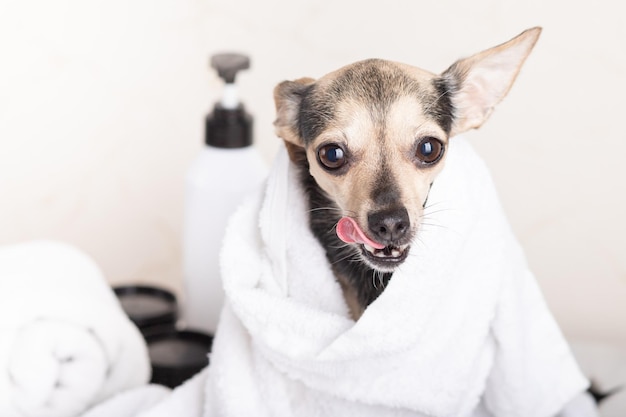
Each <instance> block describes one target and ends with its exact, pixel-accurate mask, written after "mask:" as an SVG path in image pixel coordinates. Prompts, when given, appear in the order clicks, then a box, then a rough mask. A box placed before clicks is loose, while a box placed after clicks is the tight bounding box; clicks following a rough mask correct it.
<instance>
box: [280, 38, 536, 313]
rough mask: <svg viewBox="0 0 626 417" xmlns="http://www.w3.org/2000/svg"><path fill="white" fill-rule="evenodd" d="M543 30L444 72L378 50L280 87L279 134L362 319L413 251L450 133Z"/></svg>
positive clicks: (511, 72) (486, 104)
mask: <svg viewBox="0 0 626 417" xmlns="http://www.w3.org/2000/svg"><path fill="white" fill-rule="evenodd" d="M540 33H541V28H533V29H529V30H527V31H525V32H523V33H522V34H520V35H519V36H517V37H516V38H514V39H512V40H510V41H509V42H506V43H504V44H502V45H500V46H497V47H494V48H492V49H489V50H486V51H484V52H481V53H479V54H476V55H474V56H471V57H469V58H466V59H462V60H459V61H457V62H456V63H454V64H453V65H452V66H450V67H449V68H448V69H447V70H446V71H444V72H443V73H442V74H440V75H436V74H433V73H430V72H427V71H425V70H422V69H419V68H416V67H412V66H409V65H404V64H399V63H395V62H389V61H384V60H380V59H370V60H366V61H361V62H357V63H354V64H352V65H348V66H346V67H344V68H341V69H339V70H337V71H335V72H332V73H330V74H328V75H326V76H324V77H322V78H320V79H318V80H313V79H311V78H302V79H299V80H296V81H285V82H283V83H281V84H279V85H278V86H277V87H276V89H275V92H274V97H275V101H276V108H277V119H276V122H275V126H276V131H277V134H278V136H279V137H281V138H282V139H283V140H284V141H285V145H286V146H287V150H288V152H289V156H290V159H291V160H292V161H293V162H294V163H295V164H296V165H297V166H298V167H299V169H300V179H301V181H302V184H303V188H304V189H305V192H306V194H307V198H308V205H309V209H310V227H311V230H312V231H313V234H314V235H315V236H316V238H317V239H318V240H319V242H320V243H321V245H322V246H323V247H324V249H325V251H326V255H327V258H328V261H329V262H330V264H331V265H332V268H333V272H334V274H335V276H336V278H337V280H338V281H339V283H340V284H341V287H342V289H343V292H344V297H345V299H346V302H347V304H348V306H349V308H350V311H351V313H352V316H353V318H354V319H355V320H356V319H358V318H359V317H360V316H361V315H362V313H363V311H364V310H365V308H367V306H368V305H369V304H370V303H372V302H373V301H374V300H375V299H376V298H377V297H378V296H379V295H380V294H381V292H382V291H383V290H384V288H385V285H386V284H387V283H388V282H389V280H390V279H391V277H392V275H393V272H394V270H395V269H396V268H398V266H399V265H401V264H402V263H403V261H404V260H405V259H406V258H407V255H408V253H409V251H410V250H411V243H412V242H414V241H415V240H416V237H417V236H418V234H419V231H420V223H421V221H422V219H423V218H424V210H425V208H426V207H427V200H428V193H429V190H430V187H431V186H432V184H433V182H434V181H436V177H437V174H438V173H439V172H440V171H441V169H442V168H443V165H444V161H445V155H446V147H447V146H448V143H449V141H450V140H454V139H450V138H452V137H453V136H455V135H457V134H459V133H462V132H464V131H467V130H469V129H473V128H478V127H480V126H481V125H482V124H483V122H485V120H486V119H487V118H488V117H489V115H490V114H491V112H492V110H493V108H494V106H495V105H496V104H497V103H498V102H500V100H502V98H503V97H504V96H505V95H506V94H507V93H508V91H509V89H510V87H511V85H512V83H513V81H514V80H515V78H516V77H517V74H518V72H519V70H520V68H521V66H522V64H523V63H524V61H525V60H526V57H527V56H528V54H529V53H530V51H531V50H532V48H533V46H534V45H535V43H536V41H537V39H538V37H539V35H540ZM373 278H375V279H373Z"/></svg>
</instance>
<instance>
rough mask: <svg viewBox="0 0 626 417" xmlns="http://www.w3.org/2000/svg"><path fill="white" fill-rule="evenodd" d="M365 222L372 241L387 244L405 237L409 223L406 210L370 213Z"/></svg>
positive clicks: (398, 209) (396, 209) (395, 209)
mask: <svg viewBox="0 0 626 417" xmlns="http://www.w3.org/2000/svg"><path fill="white" fill-rule="evenodd" d="M367 222H368V225H369V229H370V232H371V233H372V235H373V237H374V240H376V241H378V242H380V243H383V244H389V243H392V242H398V241H399V240H401V239H402V238H403V237H405V236H406V235H407V233H408V232H409V229H410V225H411V221H410V220H409V213H408V212H407V211H406V208H404V207H401V208H393V209H387V210H380V211H376V212H373V213H370V214H369V215H368V216H367Z"/></svg>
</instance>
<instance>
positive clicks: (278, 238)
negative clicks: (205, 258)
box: [208, 137, 587, 417]
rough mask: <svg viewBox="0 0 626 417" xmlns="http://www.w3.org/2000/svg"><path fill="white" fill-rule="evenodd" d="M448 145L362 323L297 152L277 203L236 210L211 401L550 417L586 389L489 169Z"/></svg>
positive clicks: (277, 179)
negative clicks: (336, 271) (322, 241)
mask: <svg viewBox="0 0 626 417" xmlns="http://www.w3.org/2000/svg"><path fill="white" fill-rule="evenodd" d="M448 151H449V154H448V160H447V161H446V167H445V169H444V170H443V172H442V173H441V175H440V176H439V177H438V178H437V179H436V180H435V183H434V185H433V187H432V190H431V194H430V196H429V206H430V207H432V209H431V210H429V211H427V213H426V214H427V215H426V220H425V224H424V226H423V228H422V230H421V232H420V234H419V239H418V241H417V242H415V244H414V245H413V247H412V249H411V253H410V256H409V258H408V259H407V261H406V262H405V264H404V265H402V267H401V268H400V269H399V270H398V271H397V272H396V273H394V275H393V278H392V279H391V282H390V283H389V285H388V288H386V289H385V291H384V292H383V294H382V295H381V296H380V297H379V298H378V299H377V300H376V301H375V302H374V303H373V304H372V305H371V306H370V307H369V308H368V309H367V310H366V311H365V313H364V314H363V316H362V317H361V318H360V319H359V320H358V321H357V322H356V323H355V322H354V321H353V320H351V319H350V318H349V316H348V313H347V308H346V305H345V303H344V301H343V299H342V297H341V291H340V288H339V285H338V284H337V283H336V281H335V279H334V278H333V275H332V273H331V270H330V268H329V266H328V262H327V261H326V258H325V255H324V252H323V249H322V248H321V246H320V245H319V244H318V243H317V241H316V240H315V238H314V237H313V236H312V234H311V233H310V231H309V228H308V222H307V214H306V207H305V202H304V198H303V195H302V190H301V189H300V187H299V184H298V181H297V173H296V172H295V171H296V169H295V167H294V166H293V165H292V164H291V163H289V161H288V159H287V157H286V156H285V153H284V152H283V153H282V154H281V156H280V157H279V158H278V160H277V162H276V164H275V166H274V168H273V172H272V174H271V176H270V178H269V180H268V186H267V190H266V194H265V196H264V199H263V201H262V202H260V203H257V204H256V205H254V204H250V205H248V206H246V207H244V208H243V209H242V210H241V211H239V212H238V213H237V214H236V215H235V216H234V217H233V218H232V219H231V223H230V228H229V230H228V232H227V236H226V239H225V241H224V248H223V252H222V276H223V277H224V287H225V291H226V294H227V300H228V304H227V306H226V308H225V311H224V313H223V316H222V322H221V323H220V328H219V330H218V334H217V338H216V340H215V343H214V352H213V354H212V357H211V368H210V371H211V373H212V375H211V381H210V384H209V385H210V386H209V387H208V389H210V390H214V391H215V392H214V404H211V407H213V408H214V409H216V410H218V411H219V414H220V415H226V416H244V415H256V416H262V415H266V416H293V415H298V416H316V415H336V416H352V415H354V416H369V415H385V416H392V415H393V416H395V415H397V416H409V415H411V416H421V415H424V416H456V417H461V416H471V415H493V416H498V417H508V416H520V417H530V416H534V417H541V416H554V415H556V414H557V413H558V412H559V411H560V410H561V409H562V408H563V406H564V405H565V404H566V403H568V402H569V401H570V400H571V399H572V398H574V397H575V396H576V395H577V394H578V393H580V392H581V391H584V389H585V387H586V386H587V381H586V380H585V378H584V377H583V376H582V374H581V373H580V371H579V369H578V366H577V364H576V363H575V360H574V359H573V357H572V355H571V352H570V350H569V347H568V346H567V344H566V342H565V341H564V339H563V337H562V335H561V333H560V331H559V329H558V327H557V325H556V323H555V321H554V319H553V318H552V316H551V314H550V312H549V311H548V309H547V307H546V305H545V302H544V300H543V298H542V296H541V294H540V292H539V289H538V287H537V284H536V282H535V280H534V277H533V275H532V274H531V272H530V271H529V269H528V266H527V264H526V261H525V259H524V255H523V253H522V250H521V248H520V246H519V244H518V243H517V241H516V239H515V238H514V236H513V234H512V231H511V230H510V227H509V225H508V223H507V221H506V219H505V216H504V214H503V210H502V208H501V206H500V204H499V202H498V199H497V196H496V192H495V189H494V186H493V183H492V181H491V178H490V175H489V173H488V171H487V169H486V167H485V165H484V164H483V162H482V161H481V160H480V158H479V157H478V156H477V155H476V154H475V152H474V151H473V150H472V149H471V147H470V146H469V144H468V143H467V142H465V141H464V140H463V139H462V138H459V137H457V138H453V139H452V141H451V144H450V146H449V150H448ZM372 279H375V277H372ZM208 415H211V414H208Z"/></svg>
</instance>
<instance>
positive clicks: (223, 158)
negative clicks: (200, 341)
mask: <svg viewBox="0 0 626 417" xmlns="http://www.w3.org/2000/svg"><path fill="white" fill-rule="evenodd" d="M211 65H212V67H214V68H215V69H216V70H217V71H218V74H219V76H220V77H221V78H223V79H224V81H225V82H226V84H225V87H224V95H223V98H222V100H221V101H220V102H219V103H217V104H216V105H215V108H214V109H213V112H212V113H211V114H209V115H208V116H207V119H206V130H205V143H206V146H205V147H204V148H203V150H202V152H201V154H200V155H198V157H197V158H196V160H195V161H194V162H193V163H192V165H191V167H190V169H189V171H188V173H187V177H186V181H185V182H186V184H185V187H186V189H185V213H184V216H185V217H184V224H183V286H184V293H185V299H184V302H183V309H182V310H183V311H182V313H183V320H184V323H185V325H186V326H187V327H189V328H193V329H198V330H202V331H205V332H208V333H211V334H214V333H215V329H216V327H217V322H218V319H219V314H220V312H221V309H222V305H223V302H224V291H223V289H222V281H221V277H220V273H219V272H220V268H219V253H220V248H221V243H222V239H223V237H224V232H225V229H226V223H227V221H228V218H229V217H230V215H231V214H232V213H233V212H234V211H235V209H236V208H237V207H238V206H239V205H240V204H241V202H242V200H243V199H244V198H245V196H246V195H248V194H251V193H252V192H254V190H255V189H257V188H258V187H260V185H261V183H262V182H263V180H264V179H265V177H266V175H267V166H266V164H265V163H264V162H263V160H262V159H261V156H260V155H259V154H258V152H257V150H256V149H255V148H254V146H252V117H251V116H250V115H249V114H247V113H246V112H245V110H244V107H243V105H242V104H241V103H240V102H239V99H238V96H237V88H236V86H235V76H236V73H237V71H239V70H242V69H247V68H249V65H250V61H249V59H248V57H246V56H243V55H238V54H220V55H215V56H213V58H212V60H211Z"/></svg>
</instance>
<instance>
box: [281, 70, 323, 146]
mask: <svg viewBox="0 0 626 417" xmlns="http://www.w3.org/2000/svg"><path fill="white" fill-rule="evenodd" d="M314 82H315V80H314V79H312V78H300V79H299V80H296V81H283V82H282V83H280V84H278V85H277V86H276V88H274V102H275V104H276V121H274V127H275V128H276V135H277V136H278V137H279V138H282V139H283V140H285V141H286V142H288V143H291V144H292V145H296V146H299V147H304V143H303V140H302V138H301V137H300V132H299V128H298V124H299V122H298V117H299V113H300V105H301V103H302V98H303V96H304V94H305V93H306V91H308V89H309V87H310V86H311V85H312V84H313V83H314Z"/></svg>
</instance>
